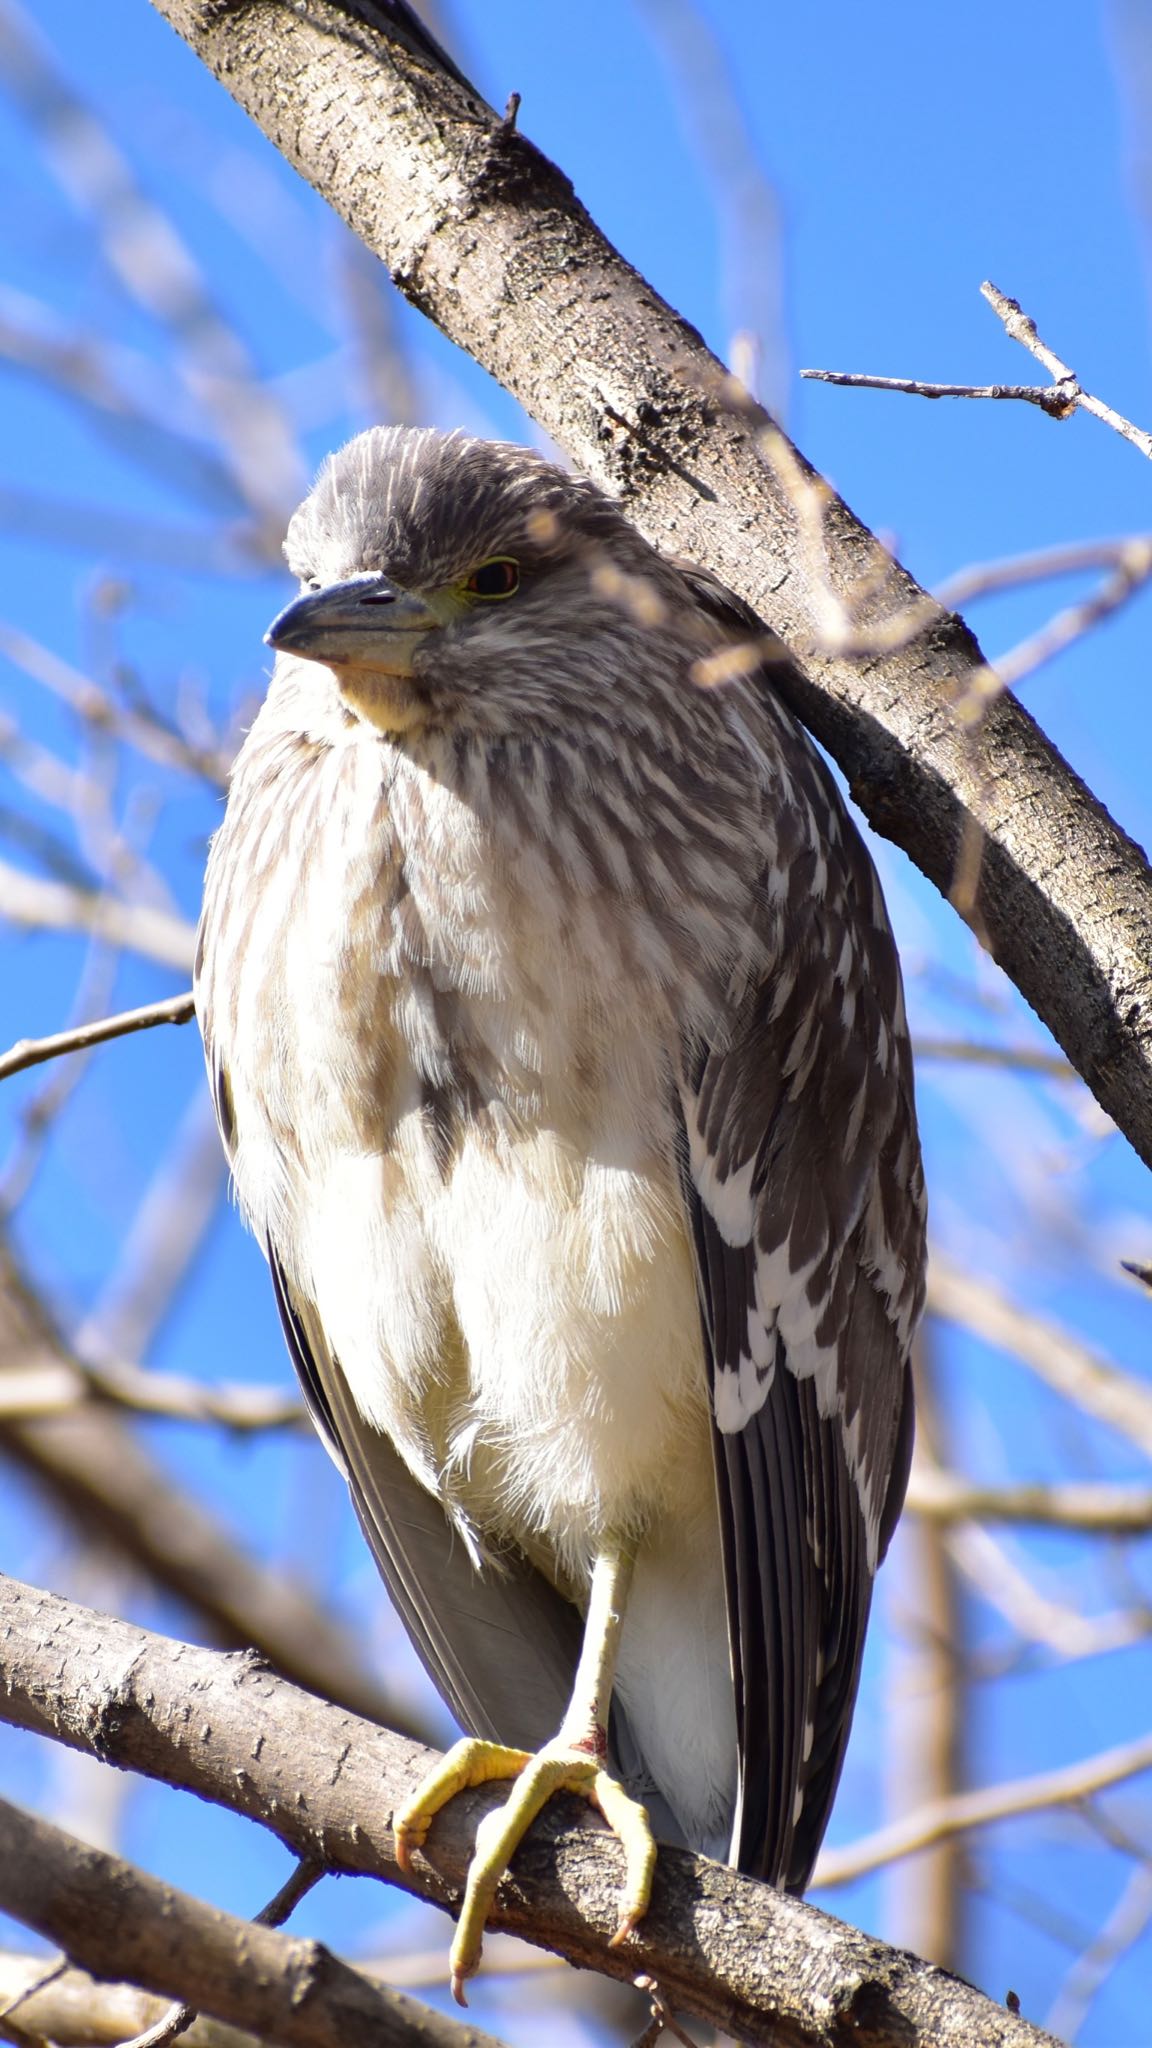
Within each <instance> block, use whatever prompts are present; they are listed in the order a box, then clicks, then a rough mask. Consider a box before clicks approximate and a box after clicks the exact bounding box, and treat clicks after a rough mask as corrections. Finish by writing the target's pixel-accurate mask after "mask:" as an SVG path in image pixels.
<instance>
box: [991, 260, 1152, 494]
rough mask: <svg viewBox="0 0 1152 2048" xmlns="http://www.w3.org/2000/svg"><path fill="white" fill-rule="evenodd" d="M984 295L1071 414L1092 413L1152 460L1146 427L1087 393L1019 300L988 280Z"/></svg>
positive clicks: (1151, 440) (1150, 435)
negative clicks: (1034, 360) (1039, 364)
mask: <svg viewBox="0 0 1152 2048" xmlns="http://www.w3.org/2000/svg"><path fill="white" fill-rule="evenodd" d="M980 292H981V296H982V297H983V298H985V299H987V301H988V304H989V305H990V306H991V308H992V311H993V312H994V313H995V314H996V316H997V318H998V319H999V320H1002V321H1003V323H1004V332H1005V333H1006V334H1007V336H1008V338H1009V340H1010V341H1018V342H1019V343H1020V345H1021V347H1022V348H1026V349H1027V350H1028V353H1029V355H1031V356H1035V358H1036V361H1037V362H1038V363H1042V364H1043V366H1044V368H1045V369H1046V370H1047V372H1048V375H1049V376H1050V377H1051V378H1052V380H1053V384H1052V389H1053V393H1054V394H1055V393H1059V394H1060V395H1061V397H1062V398H1063V400H1064V404H1065V407H1066V411H1067V412H1068V413H1071V412H1074V411H1075V410H1076V408H1077V407H1080V409H1081V410H1082V411H1084V412H1090V413H1091V414H1092V415H1093V417H1094V418H1095V419H1098V420H1103V422H1104V425H1105V426H1106V427H1111V428H1112V431H1113V432H1114V433H1116V434H1120V435H1121V436H1122V437H1123V439H1124V440H1125V441H1131V443H1132V445H1133V447H1134V448H1139V450H1140V453H1141V454H1142V455H1146V456H1148V457H1149V459H1150V460H1152V434H1147V433H1145V431H1144V429H1143V428H1142V427H1136V426H1133V424H1132V421H1131V420H1127V419H1125V418H1124V415H1123V414H1122V413H1118V412H1117V411H1116V410H1115V408H1114V407H1113V406H1110V405H1105V403H1104V401H1103V399H1102V398H1093V396H1092V394H1091V392H1090V391H1085V389H1084V386H1083V385H1082V384H1081V382H1080V379H1079V378H1078V377H1077V375H1076V372H1075V370H1073V369H1071V368H1070V367H1069V365H1068V364H1067V363H1065V362H1062V361H1061V359H1060V357H1059V356H1058V355H1057V354H1056V351H1055V349H1052V348H1049V347H1048V344H1047V342H1045V341H1041V339H1040V336H1039V335H1038V334H1037V332H1036V323H1035V321H1034V320H1033V319H1032V318H1031V317H1030V316H1029V314H1027V313H1026V312H1025V311H1024V309H1023V307H1022V306H1021V305H1020V304H1019V303H1018V301H1017V300H1016V299H1010V298H1009V297H1008V294H1007V292H1002V291H1000V290H999V288H998V287H997V286H996V285H994V284H993V283H991V281H990V280H988V279H985V282H984V283H983V284H982V285H981V287H980Z"/></svg>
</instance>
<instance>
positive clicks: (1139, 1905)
mask: <svg viewBox="0 0 1152 2048" xmlns="http://www.w3.org/2000/svg"><path fill="white" fill-rule="evenodd" d="M1150 1923H1152V1867H1150V1866H1149V1865H1148V1864H1146V1863H1144V1864H1140V1865H1138V1867H1137V1868H1136V1869H1135V1870H1134V1871H1133V1872H1132V1875H1131V1876H1130V1878H1129V1879H1128V1882H1127V1884H1126V1885H1125V1887H1124V1890H1123V1892H1122V1893H1121V1895H1120V1899H1119V1902H1118V1904H1117V1905H1116V1907H1115V1908H1114V1910H1113V1911H1112V1912H1111V1913H1110V1914H1109V1916H1108V1918H1107V1920H1106V1921H1105V1923H1104V1925H1103V1927H1102V1928H1101V1929H1100V1932H1099V1934H1098V1935H1097V1936H1096V1938H1095V1940H1094V1941H1092V1942H1090V1943H1089V1945H1088V1947H1087V1948H1086V1949H1085V1950H1084V1952H1083V1954H1082V1955H1079V1956H1077V1958H1076V1960H1075V1962H1074V1963H1073V1965H1072V1968H1071V1969H1070V1970H1069V1972H1068V1975H1067V1977H1066V1978H1065V1979H1064V1982H1063V1984H1062V1985H1061V1986H1060V1990H1059V1992H1058V1993H1057V1996H1056V1999H1055V2001H1054V2003H1053V2006H1052V2010H1051V2013H1050V2015H1049V2018H1050V2022H1051V2025H1052V2028H1053V2031H1054V2032H1057V2033H1058V2034H1059V2036H1060V2038H1061V2040H1067V2041H1072V2040H1075V2038H1076V2035H1077V2034H1078V2033H1079V2030H1080V2025H1081V2022H1082V2020H1083V2019H1084V2018H1085V2015H1086V2014H1087V2011H1088V2008H1089V2006H1090V2005H1091V2003H1092V2000H1093V1999H1094V1998H1095V1997H1096V1994H1097V1992H1098V1991H1100V1989H1101V1988H1102V1986H1103V1985H1104V1984H1105V1983H1106V1982H1107V1980H1108V1978H1109V1977H1110V1975H1111V1974H1112V1971H1113V1970H1114V1969H1115V1968H1116V1965H1117V1963H1118V1962H1119V1961H1120V1960H1121V1958H1122V1957H1123V1956H1124V1955H1126V1954H1127V1952H1128V1950H1129V1949H1130V1948H1133V1947H1134V1946H1135V1944H1136V1942H1138V1941H1139V1940H1140V1938H1141V1936H1142V1935H1143V1934H1144V1933H1145V1932H1146V1930H1147V1928H1148V1926H1149V1924H1150Z"/></svg>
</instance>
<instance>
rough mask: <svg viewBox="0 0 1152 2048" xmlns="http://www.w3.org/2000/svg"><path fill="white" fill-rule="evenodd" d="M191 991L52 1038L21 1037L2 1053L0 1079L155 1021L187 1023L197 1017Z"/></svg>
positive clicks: (140, 1028) (122, 1036)
mask: <svg viewBox="0 0 1152 2048" xmlns="http://www.w3.org/2000/svg"><path fill="white" fill-rule="evenodd" d="M195 1014H196V1010H195V1005H194V1003H193V1001H192V994H191V991H190V990H189V992H188V993H187V994H186V995H180V996H165V997H163V998H162V1000H161V1001H160V1002H158V1003H142V1004H141V1005H140V1008H139V1009H137V1010H122V1011H121V1012H120V1014H119V1016H117V1017H98V1018H96V1020H95V1021H94V1022H93V1023H91V1024H76V1025H74V1026H73V1027H72V1029H71V1030H69V1031H57V1032H54V1033H53V1034H52V1036H51V1037H50V1038H20V1039H17V1041H16V1044H15V1045H14V1046H12V1047H10V1049H9V1050H8V1051H7V1052H6V1053H4V1054H2V1055H0V1081H6V1080H7V1079H8V1077H9V1075H10V1074H22V1073H23V1072H24V1071H25V1069H26V1068H28V1067H38V1066H40V1065H41V1063H42V1062H43V1061H44V1060H56V1059H60V1058H61V1056H62V1055H63V1054H64V1053H69V1052H86V1051H87V1049H88V1048H89V1046H93V1045H104V1044H106V1043H107V1041H108V1040H109V1039H112V1038H127V1037H128V1036H129V1035H130V1034H131V1033H132V1032H133V1031H150V1030H151V1028H152V1026H153V1025H154V1024H187V1023H189V1022H190V1021H191V1019H192V1018H193V1017H194V1016H195Z"/></svg>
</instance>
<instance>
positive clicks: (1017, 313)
mask: <svg viewBox="0 0 1152 2048" xmlns="http://www.w3.org/2000/svg"><path fill="white" fill-rule="evenodd" d="M980 292H981V296H982V297H983V298H985V299H987V301H988V304H989V305H990V306H991V308H992V310H993V312H994V313H995V314H996V315H997V317H998V318H999V319H1000V320H1002V321H1003V323H1004V331H1005V333H1006V334H1007V335H1008V337H1009V339H1010V340H1011V341H1018V342H1019V343H1020V345H1021V347H1023V348H1026V349H1027V350H1028V353H1029V355H1032V356H1035V358H1036V361H1037V362H1038V363H1042V364H1043V366H1044V368H1045V369H1046V370H1047V372H1048V374H1049V376H1050V377H1051V378H1052V382H1051V384H925V383H923V382H922V381H921V380H920V379H919V378H916V377H872V376H868V375H866V374H864V373H862V372H860V371H857V370H801V372H800V375H801V376H802V377H807V378H809V379H810V380H811V381H812V382H814V383H818V384H847V385H849V386H855V387H857V388H862V389H864V390H869V391H901V392H905V393H907V394H908V395H909V396H911V397H913V398H1007V399H1015V400H1023V401H1024V403H1025V404H1027V405H1038V406H1039V407H1040V409H1041V411H1042V412H1046V413H1047V414H1048V415H1049V417H1050V418H1051V419H1056V420H1067V419H1071V417H1072V414H1073V413H1074V412H1076V411H1078V410H1079V411H1083V412H1090V413H1091V414H1092V415H1093V417H1094V418H1096V419H1098V420H1103V422H1104V424H1105V426H1108V427H1111V428H1112V430H1113V432H1114V433H1117V434H1120V435H1121V436H1122V437H1123V439H1124V440H1125V441H1131V443H1132V445H1133V447H1134V448H1138V449H1139V450H1140V453H1141V454H1142V455H1147V456H1148V457H1149V458H1150V459H1152V434H1148V433H1146V432H1145V431H1144V429H1143V427H1137V426H1134V425H1133V423H1132V421H1131V420H1128V419H1125V418H1124V415H1123V414H1122V413H1119V412H1117V411H1116V409H1115V407H1114V406H1111V405H1105V403H1104V401H1103V399H1102V398H1094V397H1093V396H1092V393H1091V392H1090V391H1085V389H1084V386H1083V385H1082V384H1081V382H1080V379H1079V378H1078V377H1077V375H1076V372H1075V370H1073V369H1071V368H1070V366H1069V365H1068V364H1067V363H1065V362H1062V361H1061V359H1060V357H1059V356H1058V355H1057V354H1056V351H1055V349H1051V348H1049V347H1048V344H1047V342H1044V341H1042V340H1041V339H1040V336H1039V334H1038V333H1037V332H1036V323H1035V321H1034V320H1033V319H1032V318H1031V317H1030V316H1029V315H1028V314H1027V313H1025V312H1024V310H1023V308H1022V307H1021V306H1020V305H1019V303H1018V302H1017V300H1015V299H1010V298H1009V297H1008V294H1007V293H1006V292H1002V291H1000V290H999V288H998V287H997V286H996V285H994V284H992V283H991V282H989V281H988V280H987V279H986V280H985V282H984V283H983V284H982V285H981V287H980Z"/></svg>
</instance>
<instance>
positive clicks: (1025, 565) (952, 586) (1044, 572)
mask: <svg viewBox="0 0 1152 2048" xmlns="http://www.w3.org/2000/svg"><path fill="white" fill-rule="evenodd" d="M1141 548H1152V533H1132V534H1128V535H1126V536H1125V537H1124V538H1123V539H1121V540H1077V541H1070V542H1067V543H1066V544H1065V545H1063V546H1061V547H1055V548H1037V549H1034V550H1033V551H1032V552H1030V553H1029V554H1026V555H1006V556H1005V557H1004V558H1003V559H1002V560H1000V561H998V562H976V563H974V564H973V565H972V566H971V567H970V568H967V569H957V571H956V572H955V574H954V575H952V576H946V577H945V579H944V581H943V583H938V584H937V585H936V597H937V599H938V601H939V602H940V603H941V604H946V605H955V606H959V605H965V604H971V603H973V602H974V600H975V599H977V598H980V597H988V596H990V595H991V594H992V593H993V592H995V591H998V590H1014V589H1015V588H1016V587H1017V586H1018V585H1019V584H1021V583H1040V582H1043V581H1045V580H1046V579H1047V578H1049V577H1058V576H1075V575H1078V574H1080V573H1081V572H1082V571H1083V570H1087V569H1115V568H1116V567H1117V565H1118V564H1119V563H1120V562H1122V561H1123V560H1124V559H1125V557H1126V555H1127V554H1128V553H1129V550H1131V549H1141Z"/></svg>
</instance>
